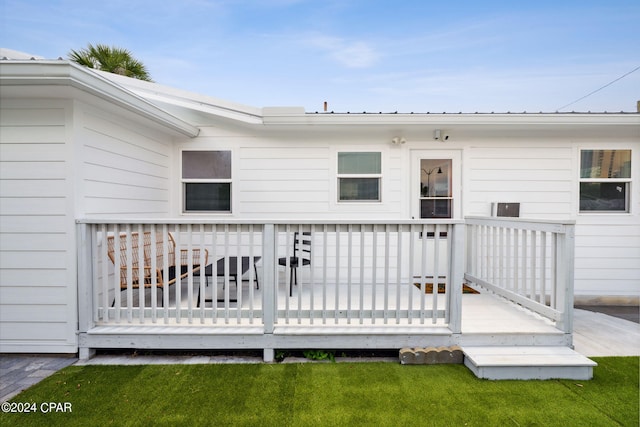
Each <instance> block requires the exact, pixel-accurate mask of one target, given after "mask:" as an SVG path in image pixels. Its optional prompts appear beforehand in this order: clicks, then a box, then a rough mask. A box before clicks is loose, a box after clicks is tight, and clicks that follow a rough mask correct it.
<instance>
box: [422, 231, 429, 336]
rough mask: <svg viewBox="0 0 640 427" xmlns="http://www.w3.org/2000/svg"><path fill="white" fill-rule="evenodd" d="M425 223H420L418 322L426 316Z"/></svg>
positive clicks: (426, 233) (426, 235)
mask: <svg viewBox="0 0 640 427" xmlns="http://www.w3.org/2000/svg"><path fill="white" fill-rule="evenodd" d="M427 237H428V231H427V225H426V224H423V225H422V235H421V236H420V239H421V243H422V252H421V255H422V256H421V264H422V265H421V266H420V267H421V268H420V324H423V323H424V319H425V316H426V313H425V304H426V301H425V299H426V296H427V252H428V251H427Z"/></svg>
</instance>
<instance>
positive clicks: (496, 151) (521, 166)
mask: <svg viewBox="0 0 640 427" xmlns="http://www.w3.org/2000/svg"><path fill="white" fill-rule="evenodd" d="M573 155H574V152H573V150H572V148H571V145H570V144H569V143H567V142H564V143H563V142H562V141H558V142H556V143H552V144H551V143H548V142H540V141H521V140H518V141H504V142H502V143H499V144H496V143H487V144H486V145H483V146H472V147H468V148H467V149H466V150H465V166H464V175H466V176H465V178H464V182H465V184H466V186H467V187H468V189H467V190H466V191H465V194H466V195H467V197H468V199H469V200H467V201H466V202H465V206H466V209H465V215H490V214H491V203H493V202H518V203H520V216H521V217H524V218H530V219H568V218H572V217H574V215H575V209H574V205H573V200H574V197H573V194H574V192H575V191H576V190H575V189H574V188H573V187H574V181H575V179H574V177H573V166H572V165H573Z"/></svg>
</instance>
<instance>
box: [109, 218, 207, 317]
mask: <svg viewBox="0 0 640 427" xmlns="http://www.w3.org/2000/svg"><path fill="white" fill-rule="evenodd" d="M168 235H169V241H168V242H167V253H166V256H167V270H166V271H164V270H163V269H164V267H165V262H164V252H163V251H164V244H165V243H164V236H163V234H162V233H156V238H155V246H156V268H155V280H156V287H157V288H158V289H160V291H161V292H163V290H164V288H165V287H166V286H171V285H173V284H174V283H176V282H177V281H178V280H181V279H184V278H185V277H187V276H188V275H189V274H195V273H196V272H198V271H199V270H200V264H199V261H200V249H199V248H194V249H192V251H191V259H192V261H193V264H191V265H190V264H189V250H188V249H181V250H180V257H179V259H180V271H179V274H178V273H177V268H176V263H175V261H176V256H175V254H176V242H175V240H174V239H173V236H172V235H171V233H168ZM139 240H140V239H139V237H138V233H137V232H133V233H131V235H130V237H129V238H127V234H126V233H121V234H120V290H121V291H122V290H125V289H127V287H128V271H129V268H128V266H127V243H128V242H130V244H131V286H132V288H133V289H138V288H139V287H140V286H143V287H145V288H151V287H152V286H153V277H154V272H152V267H151V256H152V253H151V244H152V242H151V232H148V231H147V232H145V233H144V235H143V238H142V240H143V245H144V246H143V254H144V260H142V269H143V274H142V278H141V277H140V268H141V266H140V264H141V262H140V259H139V256H140V255H139V248H140V246H139ZM115 252H116V251H115V236H108V237H107V255H108V256H109V259H110V260H111V262H112V263H113V264H114V265H115ZM208 258H209V252H208V251H207V250H206V249H205V250H204V265H205V266H206V265H207V261H208ZM160 301H161V303H162V301H163V299H162V298H161V299H160ZM115 302H116V301H115V298H114V300H113V304H112V306H113V305H115Z"/></svg>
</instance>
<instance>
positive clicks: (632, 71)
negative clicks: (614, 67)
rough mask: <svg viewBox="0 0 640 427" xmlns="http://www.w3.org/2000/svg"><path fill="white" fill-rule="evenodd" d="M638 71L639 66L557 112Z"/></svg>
mask: <svg viewBox="0 0 640 427" xmlns="http://www.w3.org/2000/svg"><path fill="white" fill-rule="evenodd" d="M638 70H640V66H638V67H636V68H634V69H633V70H631V71H629V72H628V73H625V74H623V75H621V76H620V77H618V78H617V79H615V80H613V81H611V82H609V83H607V84H606V85H604V86H602V87H600V88H598V89H596V90H594V91H593V92H591V93H588V94H586V95H585V96H583V97H582V98H579V99H576V100H575V101H573V102H570V103H568V104H567V105H563V106H562V107H560V108H558V109H557V110H556V111H560V110H564V109H565V108H567V107H568V106H570V105H573V104H575V103H577V102H580V101H582V100H583V99H585V98H588V97H590V96H591V95H593V94H594V93H596V92H600V91H601V90H602V89H604V88H606V87H609V86H611V85H612V84H614V83H615V82H617V81H618V80H622V79H623V78H625V77H627V76H628V75H629V74H632V73H635V72H636V71H638Z"/></svg>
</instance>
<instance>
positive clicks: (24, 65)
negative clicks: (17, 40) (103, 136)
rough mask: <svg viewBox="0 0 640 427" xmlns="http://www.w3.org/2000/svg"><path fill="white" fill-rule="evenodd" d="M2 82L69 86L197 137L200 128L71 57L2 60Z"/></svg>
mask: <svg viewBox="0 0 640 427" xmlns="http://www.w3.org/2000/svg"><path fill="white" fill-rule="evenodd" d="M0 85H2V86H11V85H32V86H38V85H42V86H45V85H51V86H70V87H73V88H75V89H78V90H81V91H83V92H86V93H89V94H91V95H93V96H96V97H98V98H100V99H103V100H105V101H108V102H110V103H112V104H114V105H117V106H118V107H121V108H124V109H126V110H129V111H131V112H134V113H136V114H139V115H142V116H143V117H146V118H147V119H149V120H152V121H153V122H156V123H158V124H161V125H162V126H165V127H167V128H169V129H171V130H173V131H175V132H178V133H179V134H181V135H184V136H188V137H195V136H197V135H198V134H199V133H200V129H199V128H197V127H196V126H193V125H191V124H190V123H187V122H185V121H183V120H181V119H179V118H177V117H175V116H173V115H171V114H169V113H167V112H166V111H164V110H162V109H161V108H159V107H157V106H156V105H154V104H153V103H151V102H149V101H147V100H145V99H144V98H142V97H140V96H139V95H136V94H134V93H132V92H130V91H129V90H127V89H125V88H123V87H121V86H119V85H118V84H116V83H114V82H112V81H110V80H107V79H105V78H104V77H102V76H100V75H98V74H97V73H95V72H93V71H92V70H90V69H86V68H85V67H81V66H79V65H76V64H73V63H71V62H69V61H13V60H3V61H0Z"/></svg>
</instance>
